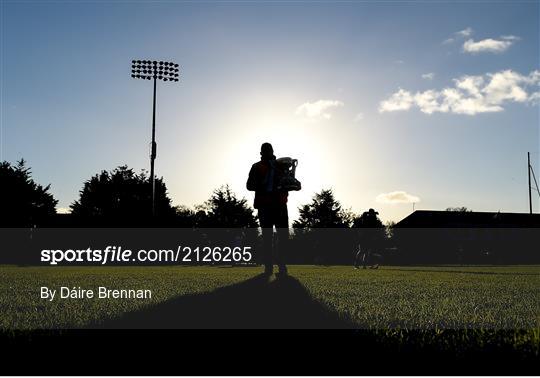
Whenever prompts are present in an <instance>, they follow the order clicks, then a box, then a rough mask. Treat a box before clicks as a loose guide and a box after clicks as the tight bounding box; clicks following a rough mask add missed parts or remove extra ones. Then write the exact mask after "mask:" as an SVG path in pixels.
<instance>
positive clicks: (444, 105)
mask: <svg viewBox="0 0 540 378" xmlns="http://www.w3.org/2000/svg"><path fill="white" fill-rule="evenodd" d="M538 86H540V71H538V70H535V71H532V72H531V73H530V74H529V75H527V76H525V75H522V74H520V73H518V72H515V71H512V70H504V71H499V72H496V73H487V74H485V75H482V76H469V75H465V76H462V77H460V78H458V79H454V86H453V87H447V88H443V89H441V90H435V89H429V90H426V91H423V92H416V93H414V94H412V93H411V92H409V91H406V90H404V89H402V88H399V90H398V91H397V92H395V93H394V94H392V95H391V96H390V97H389V98H388V99H387V100H383V101H381V102H380V105H379V112H381V113H383V112H393V111H400V110H409V109H410V108H412V107H413V106H416V107H418V108H419V109H420V111H421V112H423V113H426V114H433V113H436V112H439V113H454V114H468V115H475V114H478V113H489V112H501V111H503V110H504V105H505V104H507V103H510V102H516V103H536V102H537V101H538V97H539V95H538Z"/></svg>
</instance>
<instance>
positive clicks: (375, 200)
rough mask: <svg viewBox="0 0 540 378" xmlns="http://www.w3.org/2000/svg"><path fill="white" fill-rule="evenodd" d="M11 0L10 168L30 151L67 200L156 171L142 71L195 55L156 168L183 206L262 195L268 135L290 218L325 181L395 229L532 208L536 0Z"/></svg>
mask: <svg viewBox="0 0 540 378" xmlns="http://www.w3.org/2000/svg"><path fill="white" fill-rule="evenodd" d="M0 4H1V71H0V74H1V96H0V97H1V98H0V106H1V108H0V110H1V117H0V122H1V125H0V126H1V127H0V137H1V138H0V160H2V161H3V160H7V161H10V162H15V161H16V160H18V159H20V158H24V159H25V160H27V162H28V165H29V166H30V167H31V168H32V172H33V176H34V178H35V179H36V181H37V182H39V183H41V184H44V185H46V184H51V192H52V193H53V194H54V196H55V198H56V199H58V200H59V204H58V208H59V209H60V210H62V209H65V208H68V207H69V205H70V204H71V203H72V202H73V201H74V200H76V199H77V198H78V195H79V190H81V188H82V186H83V183H84V181H85V180H87V179H89V178H90V177H91V176H93V175H94V174H96V173H98V172H100V171H101V170H112V169H114V168H115V167H117V166H119V165H123V164H127V165H128V166H129V167H131V168H134V169H135V170H136V171H137V172H138V171H140V170H141V169H147V170H148V169H149V143H150V136H151V122H152V83H151V81H143V80H136V79H133V78H131V76H130V70H131V60H132V59H150V60H166V61H173V62H176V63H178V64H179V65H180V81H179V82H174V83H170V82H167V83H165V82H159V83H158V88H157V116H156V140H157V143H158V151H157V160H156V174H157V175H158V176H159V177H163V178H164V180H165V183H166V185H167V188H168V191H169V195H170V197H171V198H172V201H173V204H174V205H185V206H193V205H196V204H200V203H202V202H204V201H205V200H207V199H208V198H209V196H210V194H211V192H212V191H213V190H214V189H216V188H218V187H219V186H221V185H223V184H229V185H230V186H231V188H232V189H233V191H235V192H236V193H237V194H238V195H239V196H241V197H245V198H246V199H248V201H249V202H250V203H252V201H253V193H252V192H248V191H247V190H246V189H245V182H246V179H247V175H248V172H249V168H250V167H251V165H252V164H253V163H254V162H256V161H257V160H258V159H259V148H260V145H261V143H263V142H270V143H272V144H273V146H274V150H275V153H276V155H277V156H278V157H285V156H289V157H292V158H295V159H298V162H299V163H298V168H297V172H296V176H297V178H298V179H299V180H300V181H301V182H302V186H303V188H302V191H300V192H291V193H290V196H289V213H290V218H291V220H293V219H295V218H296V217H297V216H298V211H297V208H298V206H300V205H301V204H305V203H307V202H309V201H310V200H311V198H312V197H313V194H314V193H315V192H318V191H320V190H321V189H328V188H332V189H333V190H334V193H335V195H336V198H337V199H338V200H339V201H340V202H341V203H342V205H343V207H344V208H347V209H350V210H352V211H353V212H356V213H361V212H363V211H366V210H367V209H369V208H375V209H377V210H378V211H379V213H380V217H381V218H382V219H383V221H399V220H401V219H402V218H404V217H405V216H407V215H408V214H410V213H411V212H412V210H413V206H414V208H415V209H417V210H418V209H425V210H444V209H446V208H447V207H455V206H466V207H468V208H470V209H473V210H476V211H501V212H527V211H528V190H527V185H528V184H527V151H530V152H531V160H532V164H533V167H534V169H535V172H536V175H537V176H540V154H539V153H540V148H539V145H540V133H539V127H540V126H539V125H540V122H539V118H540V117H539V102H540V94H539V93H540V92H539V90H540V54H539V53H540V47H539V46H540V41H539V39H540V37H539V36H540V2H538V1H508V2H504V1H497V2H489V1H482V2H480V1H477V2H474V1H471V2H423V1H414V2H404V1H402V2H392V1H384V2H383V1H380V2H370V1H358V2H355V1H348V2H304V1H302V2H251V1H250V2H240V1H223V2H212V1H205V2H181V1H152V2H150V1H117V2H112V1H111V2H107V1H80V2H75V1H73V2H70V1H5V0H3V1H1V2H0ZM539 178H540V177H539ZM533 194H534V193H533ZM533 201H535V202H534V209H535V211H536V212H538V211H540V204H539V201H538V196H536V198H535V199H534V200H533Z"/></svg>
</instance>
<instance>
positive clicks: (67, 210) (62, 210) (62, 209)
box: [56, 207, 71, 214]
mask: <svg viewBox="0 0 540 378" xmlns="http://www.w3.org/2000/svg"><path fill="white" fill-rule="evenodd" d="M56 213H57V214H71V209H70V208H69V207H57V208H56Z"/></svg>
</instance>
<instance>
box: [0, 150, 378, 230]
mask: <svg viewBox="0 0 540 378" xmlns="http://www.w3.org/2000/svg"><path fill="white" fill-rule="evenodd" d="M0 181H1V182H2V185H1V190H2V194H1V196H0V201H1V203H2V213H1V218H0V222H1V223H0V224H1V225H2V227H36V226H37V227H49V226H56V225H62V226H69V225H70V224H76V225H80V226H85V225H91V226H117V227H124V226H151V225H153V224H157V225H159V226H176V227H198V228H252V227H258V221H257V218H256V214H255V211H254V209H253V208H252V207H251V206H250V205H249V203H248V201H247V200H246V199H245V198H239V197H238V196H237V195H236V194H235V193H234V192H233V191H232V190H231V189H230V187H229V186H228V185H223V186H221V187H219V188H217V189H215V190H214V191H213V192H212V194H211V195H210V198H209V199H208V200H207V201H205V202H204V203H202V204H200V205H197V206H194V207H187V206H182V205H180V206H173V204H172V200H171V198H170V197H169V195H168V192H167V186H166V184H165V182H164V181H163V178H156V180H155V193H156V194H155V196H156V200H155V211H156V215H155V217H152V203H151V201H152V197H151V192H152V189H151V182H150V179H149V175H148V174H147V172H146V171H144V170H143V171H141V172H140V173H136V172H135V171H134V170H133V169H131V168H129V167H128V166H126V165H123V166H119V167H117V168H115V169H113V170H112V171H106V170H103V171H101V172H100V173H97V174H95V175H94V176H92V177H90V178H89V179H88V180H86V181H85V182H84V184H83V187H82V189H81V190H80V191H79V197H78V199H77V200H75V201H74V202H73V203H72V204H71V205H70V211H71V212H70V216H69V217H64V218H65V219H66V220H61V221H59V220H58V218H57V217H55V215H57V213H56V205H57V204H58V200H56V199H55V198H54V196H53V195H52V194H51V193H50V185H47V186H43V185H40V184H38V183H36V182H35V181H34V179H33V178H32V172H31V169H30V168H29V167H27V166H26V163H25V161H24V160H20V161H19V162H17V164H15V165H12V164H10V163H9V162H7V161H4V162H2V163H1V165H0ZM299 212H300V217H299V219H298V220H295V221H294V222H293V223H292V227H293V228H296V229H312V228H351V227H381V228H382V227H383V224H382V222H381V221H380V219H379V218H378V217H376V218H374V219H371V218H368V217H367V213H365V214H360V215H355V214H354V213H353V212H352V211H350V210H347V209H345V208H343V206H342V205H341V204H340V202H339V201H338V200H337V199H336V198H335V196H334V193H333V192H332V190H331V189H324V190H322V191H321V192H319V193H316V194H315V195H314V196H313V199H312V201H311V202H310V203H308V204H305V205H302V206H300V208H299ZM66 222H69V223H66ZM63 223H64V224H63Z"/></svg>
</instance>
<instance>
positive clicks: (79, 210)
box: [71, 165, 175, 222]
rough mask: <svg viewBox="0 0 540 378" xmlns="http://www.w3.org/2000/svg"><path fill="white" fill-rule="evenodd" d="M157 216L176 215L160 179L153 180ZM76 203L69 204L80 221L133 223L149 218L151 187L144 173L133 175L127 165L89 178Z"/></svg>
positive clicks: (150, 214)
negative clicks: (94, 218) (83, 219)
mask: <svg viewBox="0 0 540 378" xmlns="http://www.w3.org/2000/svg"><path fill="white" fill-rule="evenodd" d="M155 188H156V201H155V207H156V216H157V217H159V218H164V217H170V216H173V215H174V214H175V210H174V208H173V207H172V206H171V199H170V198H169V197H168V196H167V187H166V186H165V183H164V182H163V178H156V180H155ZM79 193H80V197H79V200H78V201H75V202H73V204H71V210H72V214H73V215H74V216H79V217H83V218H92V217H99V218H101V219H104V220H107V219H114V220H117V219H123V220H126V221H130V222H132V221H136V220H141V219H151V217H152V184H151V181H150V178H149V176H148V175H147V174H146V171H144V170H143V171H141V173H140V174H136V173H135V172H134V171H133V169H131V168H128V167H127V165H123V166H120V167H118V168H115V169H114V170H112V171H110V172H107V171H105V170H103V171H101V173H99V174H96V175H95V176H92V177H91V178H90V179H89V180H87V181H86V182H85V183H84V186H83V188H82V190H81V191H80V192H79Z"/></svg>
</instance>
